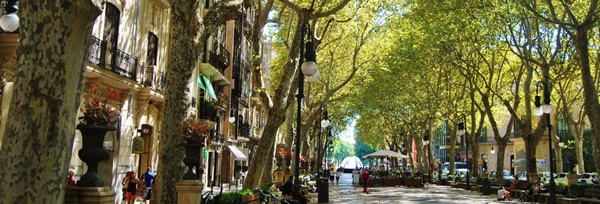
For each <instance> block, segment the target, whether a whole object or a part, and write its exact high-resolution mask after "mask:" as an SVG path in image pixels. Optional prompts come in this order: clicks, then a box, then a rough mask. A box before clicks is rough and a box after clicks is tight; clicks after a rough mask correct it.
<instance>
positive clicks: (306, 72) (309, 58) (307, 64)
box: [294, 10, 319, 181]
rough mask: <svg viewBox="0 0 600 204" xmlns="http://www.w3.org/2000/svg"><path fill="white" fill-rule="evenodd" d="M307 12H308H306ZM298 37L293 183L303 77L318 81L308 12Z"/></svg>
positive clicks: (298, 161) (297, 165)
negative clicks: (298, 56)
mask: <svg viewBox="0 0 600 204" xmlns="http://www.w3.org/2000/svg"><path fill="white" fill-rule="evenodd" d="M306 11H309V10H306ZM304 18H305V19H304V23H302V28H301V35H300V58H299V60H300V61H299V63H298V72H299V73H298V94H297V95H296V98H297V101H298V108H297V116H296V142H295V143H296V155H295V156H296V158H295V159H296V167H295V169H294V176H295V177H296V180H295V181H300V180H301V179H300V147H301V146H302V145H301V144H300V136H301V135H302V134H301V129H302V98H304V76H306V77H307V81H308V82H315V81H317V80H318V79H319V73H318V72H319V69H318V68H317V62H316V58H317V54H316V53H315V48H314V44H313V42H312V38H311V36H312V35H310V33H311V32H310V26H309V24H308V12H307V14H306V15H305V17H304ZM305 37H308V38H309V41H308V42H306V47H305V46H304V38H305ZM303 52H306V53H303Z"/></svg>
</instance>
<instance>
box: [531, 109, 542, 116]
mask: <svg viewBox="0 0 600 204" xmlns="http://www.w3.org/2000/svg"><path fill="white" fill-rule="evenodd" d="M533 114H534V115H536V116H542V115H544V110H543V109H542V107H535V108H533Z"/></svg>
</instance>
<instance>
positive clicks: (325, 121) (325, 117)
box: [317, 107, 330, 172]
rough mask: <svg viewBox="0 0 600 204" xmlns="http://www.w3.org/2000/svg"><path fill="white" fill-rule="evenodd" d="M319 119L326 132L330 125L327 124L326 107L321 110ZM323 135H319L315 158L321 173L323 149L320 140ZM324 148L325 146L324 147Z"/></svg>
mask: <svg viewBox="0 0 600 204" xmlns="http://www.w3.org/2000/svg"><path fill="white" fill-rule="evenodd" d="M321 118H323V119H322V120H321V128H322V129H325V131H327V128H328V127H329V125H330V122H329V114H328V112H327V107H324V108H323V113H322V115H321ZM322 136H323V133H321V134H319V148H318V152H317V157H318V163H317V170H318V171H319V172H320V171H321V164H322V162H323V159H322V157H321V148H322V147H323V140H321V139H322ZM325 147H326V146H325ZM323 152H325V150H324V149H323Z"/></svg>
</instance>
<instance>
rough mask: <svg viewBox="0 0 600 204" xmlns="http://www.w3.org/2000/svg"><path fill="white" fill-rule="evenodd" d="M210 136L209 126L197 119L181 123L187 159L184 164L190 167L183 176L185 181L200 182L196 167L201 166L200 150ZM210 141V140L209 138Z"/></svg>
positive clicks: (181, 137)
mask: <svg viewBox="0 0 600 204" xmlns="http://www.w3.org/2000/svg"><path fill="white" fill-rule="evenodd" d="M207 135H208V126H207V124H205V123H203V122H202V121H200V120H198V119H196V117H194V116H192V117H189V118H188V119H187V120H184V121H182V122H181V134H180V139H181V146H183V147H184V148H185V158H184V159H183V163H184V164H185V165H186V166H187V167H188V171H187V173H185V175H183V180H198V179H200V175H199V174H197V173H194V171H193V169H194V167H196V168H198V167H199V166H198V165H199V164H200V150H201V148H202V147H204V146H205V145H204V144H205V140H206V138H207ZM209 139H210V138H209Z"/></svg>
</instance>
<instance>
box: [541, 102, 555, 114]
mask: <svg viewBox="0 0 600 204" xmlns="http://www.w3.org/2000/svg"><path fill="white" fill-rule="evenodd" d="M552 109H553V108H552V105H550V104H544V105H542V110H543V111H544V113H545V114H550V113H552Z"/></svg>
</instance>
